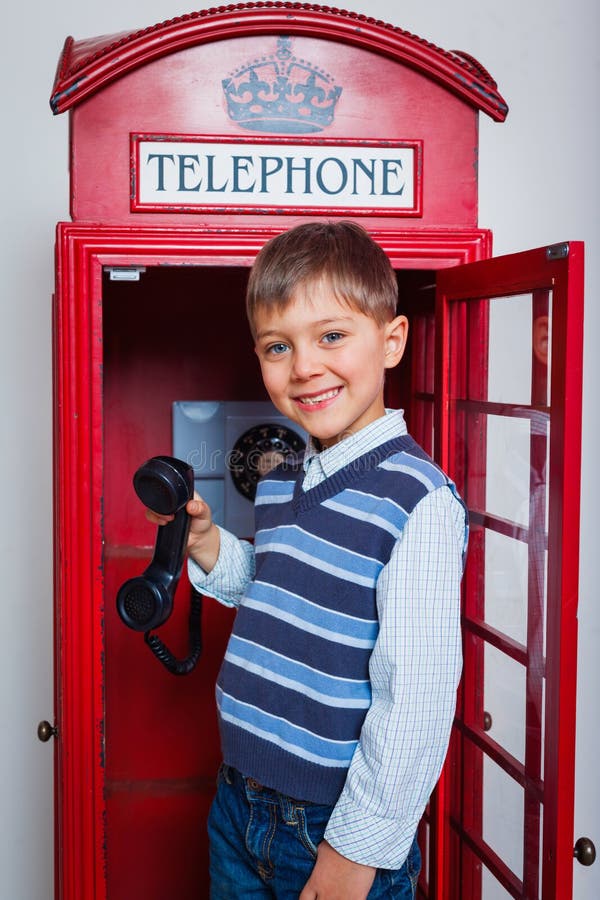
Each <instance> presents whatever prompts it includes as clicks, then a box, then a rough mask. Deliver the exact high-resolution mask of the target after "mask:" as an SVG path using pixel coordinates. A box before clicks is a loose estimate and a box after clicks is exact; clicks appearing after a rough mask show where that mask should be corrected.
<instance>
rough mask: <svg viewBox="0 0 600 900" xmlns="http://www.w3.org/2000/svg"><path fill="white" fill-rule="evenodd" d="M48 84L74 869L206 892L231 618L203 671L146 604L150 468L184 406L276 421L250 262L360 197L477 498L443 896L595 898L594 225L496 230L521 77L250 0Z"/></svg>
mask: <svg viewBox="0 0 600 900" xmlns="http://www.w3.org/2000/svg"><path fill="white" fill-rule="evenodd" d="M51 105H52V109H53V111H54V112H55V113H62V112H66V111H68V112H69V115H70V120H71V128H70V140H71V146H70V154H71V155H70V173H71V216H72V221H71V222H65V223H60V224H59V225H58V230H57V250H56V259H57V262H56V266H57V279H56V282H57V283H56V296H55V326H54V334H55V347H54V368H55V499H56V503H55V508H56V514H55V515H56V519H55V529H56V543H55V546H56V551H55V557H56V607H55V608H56V672H57V676H56V678H57V681H56V723H55V725H56V737H57V740H56V793H57V804H56V810H57V838H56V847H57V867H56V871H57V887H56V895H57V897H59V898H61V900H80V898H82V897H85V898H86V900H92V898H94V900H124V898H131V897H144V898H146V900H164V898H165V897H175V896H176V897H179V898H181V900H186V898H190V900H191V898H197V897H201V896H208V876H207V862H206V838H205V834H204V830H205V829H204V823H205V819H206V814H207V809H208V806H209V803H210V800H211V797H212V793H213V784H214V779H215V774H216V770H217V767H218V763H219V747H218V738H217V730H216V722H215V713H214V704H213V686H214V680H215V676H216V673H217V670H218V667H219V664H220V658H221V656H222V654H223V650H224V646H225V642H226V639H227V634H228V630H229V628H230V624H231V617H230V613H229V612H228V611H227V610H225V609H223V608H221V607H220V606H219V605H218V604H216V603H214V602H212V601H210V602H205V603H204V605H203V613H202V631H203V635H204V641H203V644H204V646H203V651H202V655H201V657H200V660H199V662H198V665H197V666H196V668H195V669H194V671H193V672H192V673H191V674H189V675H188V676H186V677H185V678H175V677H173V676H172V675H171V674H169V673H168V672H166V671H165V669H164V668H162V667H161V666H160V665H159V663H158V662H157V660H156V659H155V658H154V657H153V656H152V655H151V653H150V652H149V650H148V648H147V647H146V646H145V643H144V640H143V639H142V637H141V635H140V634H137V633H136V632H134V631H132V630H130V629H127V628H125V627H124V625H123V623H122V622H121V621H120V619H119V617H118V615H117V612H116V608H115V597H116V594H117V590H118V587H119V585H120V584H121V583H122V582H123V581H124V580H125V579H126V578H128V577H130V576H132V575H136V574H138V573H139V572H140V571H141V570H142V569H143V567H144V566H145V565H146V563H147V561H148V559H149V558H150V556H151V553H152V546H153V543H154V533H153V529H152V528H151V527H150V526H149V525H148V523H147V522H146V521H145V519H144V517H143V514H142V510H141V506H140V504H139V501H138V500H137V498H136V497H135V494H134V491H133V488H132V486H131V479H132V475H133V472H134V471H135V469H136V468H137V467H138V466H139V465H140V463H142V462H143V461H144V460H145V459H147V458H149V457H151V456H155V455H159V454H171V453H173V451H174V449H177V447H176V446H175V432H174V427H173V416H174V409H175V408H179V407H178V406H177V405H178V404H182V403H183V404H192V405H193V404H208V406H209V407H210V408H211V409H212V407H213V406H214V407H215V408H216V407H217V406H218V405H219V404H225V405H228V404H229V406H227V409H229V410H232V414H231V418H236V416H238V417H239V416H240V415H241V419H242V420H243V421H246V420H245V419H244V416H245V415H246V413H245V412H244V413H243V415H242V414H241V413H240V408H241V407H239V406H238V404H242V405H243V409H244V410H247V411H248V416H253V417H254V421H257V420H258V421H260V419H261V416H262V415H263V409H264V403H265V401H266V399H267V398H266V395H265V393H264V391H263V388H262V386H261V382H260V376H259V372H258V367H257V365H256V364H255V360H254V354H253V351H252V345H251V342H250V338H249V336H248V334H247V329H246V324H245V320H244V312H243V297H244V287H245V280H246V277H247V272H248V268H249V266H250V265H251V263H252V260H253V258H254V256H255V254H256V253H257V251H258V250H259V248H260V247H261V246H262V244H263V243H264V242H265V240H266V239H267V238H268V237H270V236H271V235H273V234H275V233H277V232H279V231H281V230H283V229H286V228H288V227H290V226H291V225H292V224H295V223H297V222H298V221H300V220H302V219H305V218H312V219H314V218H318V217H325V218H332V217H344V218H356V219H357V220H359V221H361V222H362V223H363V224H364V225H365V227H367V228H368V229H369V231H370V232H371V234H372V235H373V236H374V237H375V238H376V240H378V241H379V242H380V244H381V245H382V246H383V248H384V249H385V251H386V252H387V253H388V255H389V257H390V259H391V260H392V263H393V265H394V267H395V269H396V270H397V273H398V282H399V287H400V295H401V297H402V308H403V311H405V312H406V313H407V314H408V315H409V317H410V319H411V322H412V328H411V344H410V352H409V357H408V359H407V360H406V361H405V362H404V363H403V366H402V368H401V370H400V371H399V372H398V373H397V374H396V375H395V377H394V379H390V382H389V385H388V390H389V397H388V401H389V404H390V405H401V406H403V407H404V408H405V410H406V411H407V417H408V421H409V428H410V430H411V431H412V433H413V434H414V436H415V437H416V439H417V440H419V441H420V442H421V443H422V445H423V446H424V447H425V448H426V449H428V450H429V451H431V452H434V453H435V455H436V456H437V458H438V459H439V460H440V461H441V462H442V464H443V465H444V466H445V467H446V468H447V469H449V471H450V472H451V474H452V475H453V477H454V478H455V479H456V480H457V482H458V484H459V487H460V489H461V491H462V493H463V496H464V497H465V498H466V500H467V503H468V505H469V509H470V515H471V523H472V540H471V550H470V555H469V561H468V568H467V573H466V576H465V582H464V640H465V669H464V679H463V683H462V686H461V690H460V696H459V703H458V708H457V715H456V722H455V727H454V732H453V737H452V744H451V750H450V754H449V758H448V763H447V766H446V769H445V772H444V774H443V776H442V779H441V780H440V784H439V787H438V789H437V791H436V794H435V795H434V798H433V799H432V801H431V803H430V804H429V808H428V810H427V812H426V815H425V817H424V819H423V823H422V826H421V838H422V840H421V845H422V849H423V855H424V867H423V873H422V876H421V880H420V886H419V890H420V896H421V897H426V898H436V900H441V898H444V900H451V898H456V900H459V898H460V900H480V898H484V900H485V898H491V897H499V896H503V897H504V896H506V897H514V898H525V897H528V898H533V897H540V898H543V900H550V898H554V900H556V898H560V900H570V897H571V866H572V865H573V845H574V840H573V833H572V832H573V774H574V773H573V768H574V715H575V713H574V702H575V659H576V656H575V649H576V605H577V593H576V592H577V557H578V521H579V516H578V492H579V484H578V477H579V476H578V472H579V441H580V401H581V397H580V393H581V331H582V298H581V294H582V247H581V245H579V244H571V245H569V244H561V245H558V246H556V247H549V248H542V249H540V250H537V251H531V252H530V253H524V254H518V255H517V256H514V257H507V258H505V259H488V257H490V256H491V244H492V239H491V234H490V232H489V231H487V230H485V229H481V228H479V227H478V224H477V153H478V128H477V126H478V116H479V113H480V112H484V113H486V114H487V115H489V116H491V117H492V118H493V119H495V120H496V121H499V122H500V121H502V120H503V119H504V117H505V115H506V112H507V107H506V104H505V103H504V101H503V99H502V97H501V95H500V94H499V93H498V90H497V87H496V84H495V82H494V81H493V79H492V77H491V76H490V75H489V74H488V72H486V70H485V69H484V68H483V66H481V65H480V64H479V63H478V62H477V61H476V60H474V59H472V58H471V57H470V56H468V55H467V54H462V53H457V52H447V51H444V50H441V49H440V48H438V47H435V46H433V45H432V44H430V43H428V42H426V41H424V40H422V39H420V38H418V37H415V36H414V35H411V34H408V33H407V32H404V31H402V30H401V29H399V28H395V27H392V26H388V25H384V24H383V23H381V22H376V21H375V20H373V19H370V18H368V17H366V16H362V15H358V14H355V13H350V12H346V11H339V10H335V9H331V8H328V7H319V6H313V5H310V4H296V3H248V4H240V5H237V6H234V5H230V6H223V7H219V8H218V9H211V10H204V11H200V12H197V13H192V14H190V15H189V16H183V17H181V18H178V19H174V20H172V21H169V22H164V23H162V24H159V25H155V26H153V27H149V28H144V29H143V30H140V31H137V32H132V33H126V34H118V35H114V36H110V37H99V38H96V39H89V40H73V39H72V38H68V39H67V41H66V43H65V46H64V50H63V53H62V55H61V58H60V61H59V65H58V71H57V75H56V81H55V84H54V90H53V93H52V99H51ZM436 291H437V302H436ZM538 338H539V340H538ZM507 346H509V347H510V352H509V353H508V354H507V353H506V347H507ZM244 404H247V406H246V405H244ZM261 404H263V406H261ZM193 408H194V410H195V411H196V412H195V413H194V415H196V420H197V421H200V423H202V421H203V415H204V413H203V412H202V413H198V412H197V409H198V407H197V406H193ZM202 409H205V407H202ZM211 415H212V413H211ZM205 418H206V417H205ZM199 427H200V426H199ZM230 439H231V436H230V434H229V433H228V432H227V429H226V428H225V429H224V430H223V431H222V437H221V438H219V440H220V441H221V443H220V444H219V443H218V441H217V444H218V446H217V445H215V446H217V451H218V453H221V454H225V453H227V451H228V449H230V447H229V446H228V441H230ZM211 440H212V438H211ZM215 440H217V439H216V438H215ZM209 476H210V473H209ZM211 477H212V476H210V477H207V480H208V481H210V480H211ZM226 478H227V473H225V475H224V476H223V480H226ZM209 487H210V489H211V490H212V488H214V489H215V490H217V491H219V490H225V491H226V490H227V485H226V484H225V485H224V486H223V485H222V484H219V485H212V484H211V485H209ZM188 593H189V587H188V585H187V583H186V582H185V576H184V578H183V579H182V582H181V583H180V586H179V589H178V594H177V599H176V603H175V610H174V613H173V615H172V616H171V617H170V619H169V621H168V622H167V624H166V625H165V626H164V628H162V629H161V634H164V635H165V636H166V637H165V639H166V640H167V641H168V642H169V643H170V644H171V645H172V646H173V647H174V648H175V650H176V651H178V652H182V653H184V652H185V646H184V645H185V639H186V628H187V624H186V618H187V607H188V597H187V595H188ZM507 686H509V687H508V690H509V692H510V693H509V694H508V695H506V694H504V695H503V693H502V690H500V689H499V688H501V687H504V688H506V687H507ZM507 833H510V838H511V840H510V841H508V842H507V840H506V835H507Z"/></svg>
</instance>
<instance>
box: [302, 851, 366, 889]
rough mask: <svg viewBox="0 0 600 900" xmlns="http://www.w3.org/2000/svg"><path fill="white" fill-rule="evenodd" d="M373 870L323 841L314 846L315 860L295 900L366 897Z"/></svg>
mask: <svg viewBox="0 0 600 900" xmlns="http://www.w3.org/2000/svg"><path fill="white" fill-rule="evenodd" d="M376 872H377V869H374V868H373V867H372V866H363V865H361V864H360V863H356V862H353V861H352V860H351V859H347V858H346V857H345V856H342V855H341V853H338V852H337V850H334V849H333V847H332V846H331V844H328V843H327V841H322V842H321V843H320V844H319V846H318V848H317V861H316V863H315V867H314V869H313V870H312V873H311V876H310V878H309V879H308V881H307V882H306V884H305V885H304V889H303V891H302V893H301V894H300V897H299V898H298V900H366V897H367V895H368V893H369V891H370V890H371V885H372V884H373V881H374V880H375V874H376Z"/></svg>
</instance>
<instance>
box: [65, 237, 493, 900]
mask: <svg viewBox="0 0 600 900" xmlns="http://www.w3.org/2000/svg"><path fill="white" fill-rule="evenodd" d="M274 232H275V230H274V229H268V228H265V229H261V230H258V229H255V230H252V229H248V230H247V231H246V232H243V233H240V232H237V233H228V232H226V231H224V230H209V229H207V230H206V231H205V232H202V231H200V230H199V229H195V230H192V229H184V228H173V227H172V228H168V227H139V228H135V229H134V228H128V227H123V226H119V227H109V226H98V225H79V224H71V223H60V224H59V225H58V229H57V248H56V255H57V263H56V273H57V275H56V282H57V283H56V295H55V302H54V499H55V504H54V510H55V512H54V527H55V671H56V691H55V694H56V701H55V714H56V726H57V729H58V740H57V742H56V756H55V773H56V779H55V785H56V788H55V791H56V817H57V834H56V855H57V859H56V897H57V898H60V900H80V898H81V897H85V898H86V900H105V898H106V882H105V874H104V856H105V828H106V824H105V810H106V807H105V798H104V775H103V768H104V753H105V737H104V698H103V685H104V658H103V653H104V647H103V607H104V596H103V578H102V541H103V534H102V469H103V445H102V425H103V409H102V269H103V267H105V266H119V265H121V266H133V265H140V266H152V265H159V264H164V263H165V262H168V263H169V264H171V265H186V264H187V265H189V264H198V263H199V262H201V263H202V264H203V265H212V264H215V265H227V264H231V265H249V264H250V263H251V262H252V260H253V258H254V256H255V255H256V253H257V252H258V250H259V248H260V247H261V246H262V245H263V243H264V242H265V240H266V239H268V238H269V237H270V236H271V235H272V234H273V233H274ZM372 233H373V236H374V237H375V238H376V239H377V240H378V241H379V242H380V243H381V245H382V246H383V247H384V249H385V250H386V252H387V253H388V255H389V256H390V258H391V260H392V263H393V264H394V265H395V266H396V267H397V268H419V269H428V268H431V269H441V268H445V267H448V266H456V265H458V264H461V263H465V262H469V261H473V260H477V259H482V258H485V257H487V256H488V255H489V252H490V248H491V236H490V233H489V232H488V231H486V230H480V229H472V230H465V231H462V232H461V231H457V230H452V231H450V230H447V231H445V230H443V229H439V230H437V229H436V230H435V231H433V230H432V231H412V232H408V231H401V230H393V229H390V230H387V231H385V232H375V231H373V232H372Z"/></svg>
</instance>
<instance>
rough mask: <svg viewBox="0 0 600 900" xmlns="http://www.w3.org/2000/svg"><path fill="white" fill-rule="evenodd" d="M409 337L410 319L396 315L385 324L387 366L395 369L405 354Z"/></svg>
mask: <svg viewBox="0 0 600 900" xmlns="http://www.w3.org/2000/svg"><path fill="white" fill-rule="evenodd" d="M407 337H408V319H407V318H406V316H396V318H395V319H392V321H391V322H387V324H386V325H385V363H384V365H385V368H386V369H393V368H394V366H397V365H398V363H399V362H400V360H401V359H402V357H403V355H404V348H405V347H406V339H407Z"/></svg>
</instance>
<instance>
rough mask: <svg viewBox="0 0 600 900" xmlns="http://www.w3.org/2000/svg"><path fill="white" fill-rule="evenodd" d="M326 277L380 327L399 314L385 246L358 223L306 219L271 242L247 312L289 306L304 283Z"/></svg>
mask: <svg viewBox="0 0 600 900" xmlns="http://www.w3.org/2000/svg"><path fill="white" fill-rule="evenodd" d="M321 279H325V280H326V281H327V282H329V284H330V285H331V288H332V290H333V292H334V294H335V296H336V298H337V299H338V300H340V301H341V302H342V303H346V304H348V306H350V307H353V308H354V309H358V310H359V312H362V313H364V314H365V315H367V316H370V317H371V318H372V319H375V321H376V322H377V323H378V324H379V325H383V324H384V323H385V322H389V321H390V320H391V319H393V318H394V316H395V315H396V306H397V303H398V283H397V281H396V275H395V272H394V270H393V268H392V265H391V263H390V261H389V259H388V258H387V256H386V255H385V253H384V251H383V250H382V249H381V247H380V246H379V245H378V244H376V243H375V241H374V240H373V239H372V238H371V237H370V235H369V234H368V233H367V232H366V231H365V229H364V228H362V226H360V225H357V224H356V223H355V222H306V223H304V224H302V225H297V226H296V227H295V228H291V229H290V230H289V231H285V232H283V234H278V235H277V236H276V237H274V238H271V240H270V241H268V242H267V243H266V244H265V245H264V247H263V248H262V250H261V251H260V253H259V254H258V256H257V257H256V260H255V262H254V265H253V266H252V269H251V271H250V278H249V281H248V289H247V292H246V312H247V314H248V321H249V322H250V328H251V329H252V333H253V334H254V330H255V328H254V326H255V316H256V311H257V310H258V309H269V308H275V309H283V308H285V306H287V304H288V303H289V302H290V300H291V299H292V296H293V294H294V292H295V291H296V290H297V288H298V287H300V286H302V287H307V286H310V285H311V284H314V283H316V282H318V281H320V280H321Z"/></svg>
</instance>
